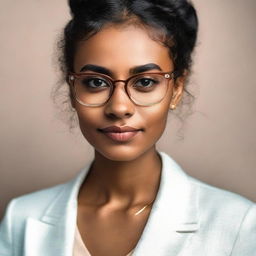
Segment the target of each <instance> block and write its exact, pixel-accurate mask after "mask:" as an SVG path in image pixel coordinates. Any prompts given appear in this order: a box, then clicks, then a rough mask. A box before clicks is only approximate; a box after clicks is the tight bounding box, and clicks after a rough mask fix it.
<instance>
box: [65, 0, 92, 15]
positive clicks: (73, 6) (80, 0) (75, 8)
mask: <svg viewBox="0 0 256 256" xmlns="http://www.w3.org/2000/svg"><path fill="white" fill-rule="evenodd" d="M68 2H69V7H70V10H71V13H72V16H76V15H79V13H80V12H81V10H82V9H83V6H84V5H85V4H86V3H88V1H87V0H69V1H68Z"/></svg>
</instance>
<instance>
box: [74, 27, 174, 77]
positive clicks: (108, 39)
mask: <svg viewBox="0 0 256 256" xmlns="http://www.w3.org/2000/svg"><path fill="white" fill-rule="evenodd" d="M146 63H156V64H158V65H159V66H160V67H161V68H162V69H163V70H164V71H169V70H171V68H172V67H173V62H172V60H171V58H170V55H169V49H168V48H167V47H165V46H163V45H162V44H161V43H160V42H159V41H155V40H153V39H152V38H151V37H150V36H149V33H148V31H147V30H146V29H143V28H141V27H138V26H132V25H131V26H127V27H118V26H109V27H106V28H104V29H102V30H101V31H100V32H98V33H97V34H95V35H94V36H92V37H90V38H89V39H88V40H85V41H81V42H79V43H78V46H77V49H76V53H75V58H74V68H75V72H78V71H79V70H80V68H81V67H82V66H84V65H85V64H95V65H101V66H104V67H107V68H108V69H110V70H113V72H116V73H118V72H120V73H121V72H126V71H127V70H129V69H130V68H131V67H133V66H138V65H144V64H146Z"/></svg>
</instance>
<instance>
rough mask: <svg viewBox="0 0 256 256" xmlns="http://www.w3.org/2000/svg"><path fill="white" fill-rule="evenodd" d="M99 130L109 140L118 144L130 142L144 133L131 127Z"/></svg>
mask: <svg viewBox="0 0 256 256" xmlns="http://www.w3.org/2000/svg"><path fill="white" fill-rule="evenodd" d="M98 130H99V131H100V132H102V133H103V134H104V135H106V136H107V137H108V138H110V139H112V140H114V141H118V142H125V141H130V140H131V139H132V138H133V137H134V136H136V135H137V134H138V133H139V132H140V131H142V129H138V128H134V127H130V126H122V127H120V126H109V127H106V128H102V129H98Z"/></svg>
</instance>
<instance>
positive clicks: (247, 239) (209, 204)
mask: <svg viewBox="0 0 256 256" xmlns="http://www.w3.org/2000/svg"><path fill="white" fill-rule="evenodd" d="M188 177H189V181H190V184H191V185H192V187H194V188H195V189H194V190H195V191H197V198H198V202H197V203H198V206H197V208H198V212H199V218H200V231H199V234H198V235H200V234H201V236H200V237H201V238H202V239H203V240H204V242H205V243H206V244H207V243H211V244H213V246H214V248H216V250H218V249H217V248H219V247H220V244H223V245H224V243H225V246H226V247H225V248H226V249H225V250H227V251H231V252H232V256H233V255H234V256H240V255H250V256H251V255H254V253H255V250H256V243H255V242H256V204H255V203H254V202H252V201H250V200H248V199H247V198H245V197H243V196H241V195H238V194H236V193H233V192H230V191H227V190H224V189H221V188H217V187H214V186H212V185H209V184H206V183H204V182H202V181H199V180H197V179H195V178H193V177H190V176H188ZM206 234H207V236H206ZM213 236H214V237H215V239H212V237H213ZM222 248H224V247H222ZM220 250H222V249H220Z"/></svg>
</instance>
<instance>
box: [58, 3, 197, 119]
mask: <svg viewBox="0 0 256 256" xmlns="http://www.w3.org/2000/svg"><path fill="white" fill-rule="evenodd" d="M69 6H70V11H71V16H72V19H71V20H70V21H69V22H68V23H67V24H66V26H65V28H64V31H63V33H62V35H61V38H60V39H59V41H58V49H59V64H60V70H61V72H62V79H61V82H60V84H59V86H58V87H57V88H56V90H55V91H54V95H53V96H54V97H55V96H56V94H58V91H59V90H60V88H61V87H62V86H60V85H62V84H63V83H64V81H67V75H68V73H69V72H73V71H74V68H73V64H74V56H75V52H76V47H77V44H78V42H79V41H81V40H87V39H88V38H90V37H91V36H93V35H95V34H96V33H98V32H99V31H100V30H102V29H103V28H104V27H106V26H108V25H120V26H121V25H129V24H134V25H139V26H142V27H144V28H146V29H147V31H148V32H149V34H150V36H151V38H152V39H153V40H157V41H159V42H161V43H162V44H164V45H165V46H166V47H168V48H169V53H170V57H171V58H172V60H173V62H174V67H175V72H176V76H180V75H183V73H184V71H190V69H191V64H192V58H191V55H192V52H193V49H194V47H195V43H196V39H197V30H198V19H197V14H196V11H195V9H194V7H193V5H192V4H191V3H190V2H189V1H186V0H97V1H94V0H69ZM186 87H187V86H185V88H184V92H185V94H186V97H185V95H184V96H183V97H182V101H181V104H180V105H181V106H182V105H184V104H185V103H187V104H188V105H191V103H192V102H193V100H194V96H193V95H192V94H191V93H190V92H189V91H188V90H187V88H186ZM68 94H69V100H68V99H66V100H65V102H68V101H70V96H71V95H70V92H69V89H68ZM186 101H187V102H186ZM179 117H180V119H182V116H179ZM71 119H72V118H71Z"/></svg>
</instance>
